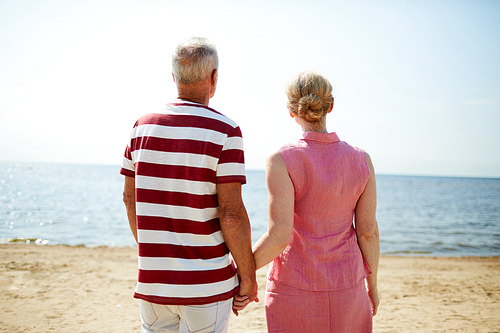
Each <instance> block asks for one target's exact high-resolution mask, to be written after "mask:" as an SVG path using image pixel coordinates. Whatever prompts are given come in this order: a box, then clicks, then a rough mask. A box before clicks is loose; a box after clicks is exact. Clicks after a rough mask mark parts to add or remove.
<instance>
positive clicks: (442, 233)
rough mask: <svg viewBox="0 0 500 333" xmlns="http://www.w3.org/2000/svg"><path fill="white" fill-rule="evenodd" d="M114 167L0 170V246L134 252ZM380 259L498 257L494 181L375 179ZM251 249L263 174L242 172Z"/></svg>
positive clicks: (260, 217) (11, 166)
mask: <svg viewBox="0 0 500 333" xmlns="http://www.w3.org/2000/svg"><path fill="white" fill-rule="evenodd" d="M119 169H120V167H119V166H109V165H71V164H41V163H12V162H0V241H1V242H2V243H12V242H22V243H30V244H39V245H51V244H68V245H84V246H89V247H93V246H113V247H135V246H136V245H135V241H134V238H133V236H132V234H131V232H130V230H129V226H128V220H127V216H126V212H125V206H124V204H123V202H122V192H123V176H121V175H120V174H119ZM376 179H377V201H378V202H377V221H378V223H379V230H380V248H381V253H382V254H385V255H398V256H436V257H438V256H439V257H443V256H444V257H456V256H500V178H457V177H422V176H399V175H398V176H395V175H377V177H376ZM243 200H244V203H245V206H246V208H247V211H248V215H249V217H250V221H251V226H252V241H253V242H254V243H255V242H256V241H257V239H258V238H259V237H260V236H261V235H262V234H263V233H264V232H265V231H266V228H267V190H266V184H265V174H264V171H260V170H248V171H247V184H246V185H244V186H243Z"/></svg>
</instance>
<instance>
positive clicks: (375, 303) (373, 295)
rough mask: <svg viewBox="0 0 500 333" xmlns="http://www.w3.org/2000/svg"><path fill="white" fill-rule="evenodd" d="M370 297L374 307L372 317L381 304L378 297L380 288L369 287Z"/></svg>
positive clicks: (371, 304)
mask: <svg viewBox="0 0 500 333" xmlns="http://www.w3.org/2000/svg"><path fill="white" fill-rule="evenodd" d="M368 298H369V299H370V307H371V309H372V317H374V316H375V315H376V314H377V311H378V307H379V305H380V299H379V298H378V290H377V288H375V289H368Z"/></svg>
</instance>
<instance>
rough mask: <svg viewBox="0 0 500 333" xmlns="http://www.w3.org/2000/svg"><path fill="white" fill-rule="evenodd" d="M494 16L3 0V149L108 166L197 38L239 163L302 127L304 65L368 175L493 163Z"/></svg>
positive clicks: (321, 6) (488, 12) (498, 79)
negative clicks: (238, 144) (323, 83)
mask: <svg viewBox="0 0 500 333" xmlns="http://www.w3.org/2000/svg"><path fill="white" fill-rule="evenodd" d="M499 22H500V1H493V0H491V1H483V0H470V1H460V0H455V1H447V0H440V1H427V0H419V1H416V0H415V1H405V0H393V1H391V0H380V1H361V0H352V1H347V0H346V1H318V0H308V1H266V0H256V1H231V0H228V1H208V0H204V1H202V0H200V1H192V0H184V1H169V0H163V1H159V0H158V1H153V0H142V1H139V0H137V1H131V0H121V1H111V0H87V1H56V0H47V1H36V0H34V1H27V0H16V1H11V0H0V162H2V161H19V162H54V163H84V164H115V165H119V164H120V163H121V159H122V155H123V152H124V149H125V146H126V144H127V141H128V138H129V134H130V131H131V129H132V126H133V124H134V123H135V121H136V120H137V118H139V117H140V116H141V115H143V114H146V113H150V112H157V111H161V110H162V109H163V108H164V105H165V104H166V103H168V102H170V101H173V100H174V99H175V98H176V88H175V84H174V83H173V81H172V76H171V54H172V51H173V49H174V48H175V46H176V45H177V44H178V43H179V42H181V41H182V40H184V39H186V38H187V37H190V36H202V37H207V38H209V39H210V40H211V41H212V42H213V43H214V44H215V45H216V46H217V49H218V53H219V83H218V86H217V92H216V94H215V96H214V98H212V99H211V100H210V106H211V107H213V108H215V109H216V110H218V111H219V112H221V113H223V114H225V115H227V116H228V117H230V118H231V119H233V120H234V121H236V122H237V123H238V124H239V125H240V127H241V130H242V132H243V137H244V145H245V160H246V166H247V169H264V168H265V162H266V158H267V156H269V155H270V154H271V153H273V152H275V151H276V150H277V149H278V148H279V147H280V146H281V145H283V144H285V143H287V142H295V141H297V140H298V139H299V138H301V136H302V132H301V129H300V127H299V126H298V125H297V124H296V123H295V122H294V121H293V120H292V118H290V116H289V115H288V111H287V109H286V96H285V94H284V85H285V82H286V81H287V80H288V79H289V78H290V77H291V76H293V75H294V74H296V73H298V72H300V71H302V70H305V69H313V70H317V71H320V72H322V73H324V74H325V75H326V76H327V77H328V78H329V79H330V80H331V81H332V83H333V84H334V85H335V87H336V91H337V95H336V97H335V103H334V105H335V106H334V109H333V112H332V113H331V114H329V115H328V116H327V129H328V130H329V131H330V132H333V131H335V132H336V133H337V134H338V135H339V137H340V139H341V140H343V141H346V142H348V143H350V144H351V145H354V146H357V147H360V148H362V149H364V150H365V151H367V152H368V153H369V154H370V156H371V158H372V161H373V163H374V166H375V170H376V172H377V173H378V174H396V175H432V176H472V177H500V23H499Z"/></svg>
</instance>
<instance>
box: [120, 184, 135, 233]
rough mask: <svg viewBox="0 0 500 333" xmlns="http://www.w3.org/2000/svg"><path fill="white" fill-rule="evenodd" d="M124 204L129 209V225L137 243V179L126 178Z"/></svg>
mask: <svg viewBox="0 0 500 333" xmlns="http://www.w3.org/2000/svg"><path fill="white" fill-rule="evenodd" d="M123 202H124V203H125V208H126V209H127V217H128V223H129V225H130V230H131V231H132V234H133V235H134V238H135V241H136V242H137V217H136V214H135V178H133V177H127V176H125V186H124V189H123Z"/></svg>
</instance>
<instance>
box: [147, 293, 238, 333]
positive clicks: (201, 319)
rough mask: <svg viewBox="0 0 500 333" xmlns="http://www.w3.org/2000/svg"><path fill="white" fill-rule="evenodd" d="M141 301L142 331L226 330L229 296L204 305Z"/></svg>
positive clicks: (197, 332)
mask: <svg viewBox="0 0 500 333" xmlns="http://www.w3.org/2000/svg"><path fill="white" fill-rule="evenodd" d="M140 302H141V323H142V332H143V333H156V332H162V333H173V332H175V333H211V332H213V333H226V332H227V331H228V326H229V316H230V314H231V308H232V305H233V299H232V298H230V299H228V300H227V301H222V302H216V303H210V304H204V305H161V304H155V303H150V302H146V301H144V300H140Z"/></svg>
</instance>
